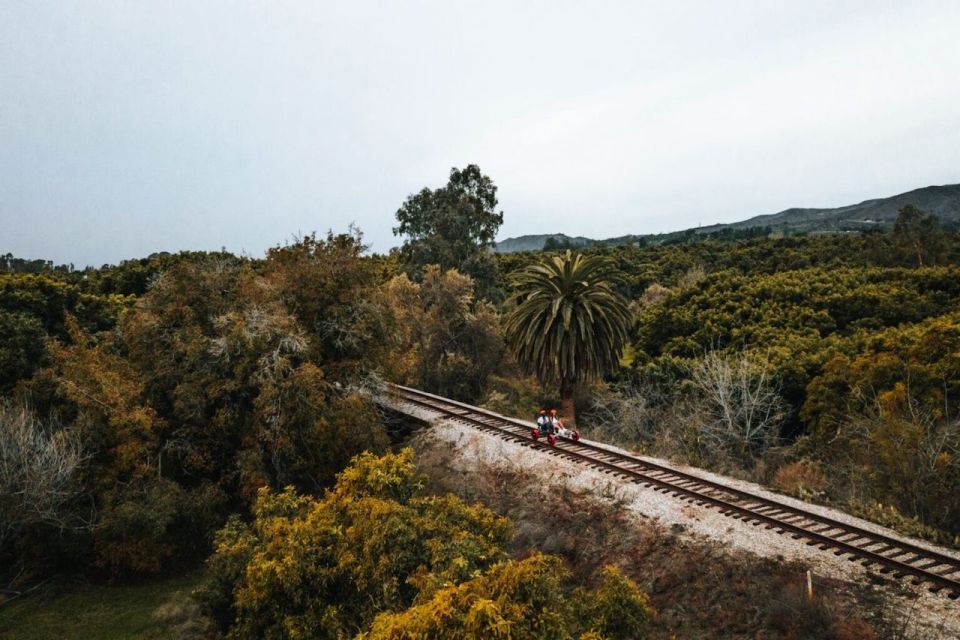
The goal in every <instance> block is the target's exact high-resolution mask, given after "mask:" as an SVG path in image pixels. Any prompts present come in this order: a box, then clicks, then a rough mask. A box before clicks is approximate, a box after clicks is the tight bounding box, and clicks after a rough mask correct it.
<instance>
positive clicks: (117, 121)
mask: <svg viewBox="0 0 960 640" xmlns="http://www.w3.org/2000/svg"><path fill="white" fill-rule="evenodd" d="M588 6H589V7H591V8H589V9H586V7H588ZM958 34H960V2H956V1H954V0H942V1H939V2H935V1H923V0H912V1H910V2H907V1H899V2H880V1H871V2H860V1H849V0H848V1H844V2H836V0H830V1H824V2H821V1H818V0H813V1H812V0H803V1H801V2H785V1H784V2H769V1H768V0H757V1H754V2H733V1H729V0H727V1H725V2H712V1H711V2H707V1H703V2H692V1H690V2H682V1H680V2H678V1H673V2H663V1H661V0H658V1H656V2H636V1H634V2H622V3H614V2H594V3H585V2H569V3H568V2H557V1H551V2H538V3H533V2H527V3H523V2H518V1H516V0H514V1H512V2H490V1H487V2H476V3H465V2H454V1H451V0H443V1H439V2H425V3H414V2H386V1H385V2H376V3H375V2H357V1H349V2H347V1H343V2H336V3H334V2H320V1H317V0H314V1H309V2H307V1H305V2H239V1H230V2H212V1H210V0H203V1H200V2H197V1H195V0H188V1H183V2H173V1H170V0H162V1H161V0H156V1H155V2H94V1H92V0H84V1H82V2H69V1H67V0H51V1H49V2H43V1H39V0H0V223H2V224H0V253H6V252H7V251H11V252H13V253H14V254H15V255H18V256H23V257H43V258H49V259H53V260H55V261H56V262H73V263H75V264H76V265H77V266H82V265H85V264H95V265H99V264H102V263H104V262H116V261H118V260H121V259H124V258H130V257H142V256H146V255H147V254H149V253H152V252H155V251H177V250H181V249H219V248H220V247H221V246H225V247H227V248H228V249H229V250H232V251H235V252H241V251H243V252H246V253H248V254H251V255H254V256H260V255H262V253H263V251H264V250H265V249H266V248H267V247H270V246H274V245H276V244H278V243H282V242H284V241H286V240H288V239H289V238H290V237H291V236H293V235H294V234H297V233H303V232H309V231H313V230H317V231H320V232H324V231H326V230H327V229H330V228H332V229H334V230H336V231H341V230H345V229H346V228H347V225H348V224H349V223H350V222H356V223H357V224H358V225H359V226H360V228H361V229H362V230H363V231H364V233H365V235H366V238H367V240H368V241H369V242H370V243H371V244H372V246H373V250H375V251H386V250H387V249H389V248H390V247H391V246H394V245H395V244H397V243H398V240H397V239H395V238H394V237H393V235H392V233H391V227H392V226H393V225H394V224H395V220H394V213H395V211H396V209H397V207H398V206H399V205H400V204H401V203H402V202H403V200H404V198H405V197H406V196H407V195H408V194H410V193H412V192H415V191H417V190H419V189H420V188H421V187H424V186H431V187H434V186H440V185H442V184H444V183H445V182H446V178H447V175H448V172H449V169H450V167H452V166H458V167H459V166H463V165H465V164H468V163H471V162H473V163H477V164H479V165H480V167H481V168H482V169H483V171H484V172H485V173H487V174H488V175H489V176H491V177H492V178H493V179H494V181H495V182H496V183H497V185H498V186H499V188H500V192H499V195H500V204H501V208H502V209H503V211H504V225H503V227H502V228H501V231H500V236H499V237H500V238H501V239H502V238H506V237H508V236H516V235H521V234H526V233H552V232H564V233H567V234H570V235H586V236H590V237H594V238H604V237H610V236H616V235H623V234H626V233H651V232H661V231H671V230H677V229H682V228H687V227H691V226H696V225H698V224H711V223H714V222H732V221H735V220H741V219H744V218H747V217H750V216H753V215H757V214H762V213H773V212H776V211H779V210H782V209H784V208H787V207H790V206H837V205H843V204H850V203H852V202H858V201H860V200H864V199H867V198H871V197H878V196H886V195H893V194H896V193H900V192H902V191H907V190H910V189H913V188H916V187H921V186H926V185H930V184H949V183H957V182H960V37H958Z"/></svg>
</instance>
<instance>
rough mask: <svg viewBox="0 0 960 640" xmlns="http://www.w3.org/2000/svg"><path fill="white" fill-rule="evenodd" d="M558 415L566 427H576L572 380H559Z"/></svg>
mask: <svg viewBox="0 0 960 640" xmlns="http://www.w3.org/2000/svg"><path fill="white" fill-rule="evenodd" d="M560 417H561V418H563V424H564V426H566V427H567V428H568V429H576V428H577V416H576V412H575V407H574V405H573V381H571V380H562V381H561V382H560Z"/></svg>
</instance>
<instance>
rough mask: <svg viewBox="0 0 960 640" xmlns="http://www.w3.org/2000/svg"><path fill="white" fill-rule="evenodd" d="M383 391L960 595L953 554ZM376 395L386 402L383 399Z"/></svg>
mask: <svg viewBox="0 0 960 640" xmlns="http://www.w3.org/2000/svg"><path fill="white" fill-rule="evenodd" d="M386 396H387V397H390V398H391V399H392V403H397V402H399V403H401V404H403V403H406V404H407V405H412V406H414V407H418V408H419V409H420V410H426V411H429V412H432V413H435V414H439V415H440V416H443V417H446V418H450V419H453V420H455V421H458V422H461V423H463V424H466V425H469V426H471V427H474V428H476V429H479V430H481V431H485V432H487V433H492V434H495V435H497V436H498V437H500V438H504V439H507V440H512V441H515V442H519V443H521V444H523V445H524V446H527V447H531V448H534V449H537V450H540V451H544V452H546V453H548V454H550V455H554V456H559V457H562V458H566V459H570V460H574V461H576V462H578V463H581V464H584V465H587V466H588V467H590V468H593V469H597V470H600V471H602V472H604V473H608V474H611V475H614V476H617V477H620V478H623V479H626V480H629V481H631V482H635V483H638V484H641V485H644V486H648V487H651V488H652V489H653V490H655V491H662V492H664V493H665V494H668V495H672V496H675V497H677V498H679V499H682V500H686V501H689V502H692V503H695V504H699V505H703V506H707V507H710V508H715V509H717V510H718V511H720V512H721V513H723V514H724V515H727V516H729V517H732V518H735V519H738V520H742V521H744V522H749V523H751V524H753V525H755V526H760V525H762V526H764V527H765V528H767V529H773V530H775V531H776V532H777V533H780V534H783V535H789V536H792V537H793V538H794V539H798V540H800V539H802V540H804V541H805V542H806V544H808V545H811V546H816V547H817V548H820V549H823V550H825V551H832V552H833V553H834V554H835V555H837V556H844V557H846V558H847V559H848V560H850V561H852V562H861V563H862V564H863V565H864V566H866V567H868V568H872V569H875V570H876V571H877V572H878V573H880V574H884V575H892V576H893V577H894V578H897V579H908V580H911V581H912V582H913V583H914V584H919V585H924V586H925V587H926V588H928V589H929V590H930V591H933V592H936V593H942V594H944V595H946V596H947V597H948V598H950V599H952V600H957V599H958V598H960V559H958V558H954V557H952V556H949V555H945V554H942V553H938V552H936V551H933V550H930V549H926V548H924V547H920V546H917V545H914V544H911V543H909V542H906V541H904V540H900V539H897V538H892V537H889V536H885V535H883V534H880V533H877V532H875V531H870V530H868V529H863V528H861V527H858V526H855V525H851V524H849V523H846V522H841V521H839V520H835V519H832V518H829V517H827V516H823V515H820V514H818V513H814V512H811V511H807V510H805V509H802V508H798V507H796V506H793V505H789V504H786V503H783V502H779V501H777V500H772V499H770V498H767V497H764V496H760V495H756V494H753V493H750V492H748V491H743V490H740V489H737V488H734V487H730V486H727V485H725V484H722V483H719V482H714V481H712V480H707V479H705V478H701V477H699V476H696V475H693V474H689V473H684V472H682V471H678V470H676V469H672V468H670V467H666V466H663V465H659V464H656V463H653V462H650V461H648V460H644V459H642V458H637V457H635V456H631V455H628V454H625V453H621V452H618V451H613V450H611V449H608V448H606V447H603V446H600V445H598V444H594V443H591V442H587V441H584V440H580V441H577V442H574V441H570V440H562V439H561V440H558V441H557V442H556V444H555V445H550V444H547V443H545V442H542V441H536V440H534V439H533V438H531V437H530V430H531V427H532V425H531V424H530V423H527V422H524V421H522V420H517V419H514V418H507V417H505V416H501V415H498V414H496V413H493V412H490V411H486V410H484V409H480V408H478V407H473V406H471V405H468V404H464V403H461V402H456V401H453V400H449V399H447V398H443V397H440V396H435V395H433V394H429V393H426V392H423V391H420V390H417V389H411V388H409V387H403V386H400V385H388V386H387V387H386ZM380 402H381V404H385V405H387V406H389V405H390V404H391V403H387V402H385V401H384V398H381V399H380ZM392 408H394V409H396V408H397V407H396V406H393V407H392Z"/></svg>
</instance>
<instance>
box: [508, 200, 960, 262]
mask: <svg viewBox="0 0 960 640" xmlns="http://www.w3.org/2000/svg"><path fill="white" fill-rule="evenodd" d="M908 204H912V205H914V206H915V207H918V208H919V209H922V210H923V211H926V212H927V213H932V214H933V215H935V216H937V217H938V218H940V220H941V221H942V222H943V223H946V224H949V225H960V184H951V185H942V186H929V187H923V188H921V189H914V190H913V191H907V192H906V193H901V194H898V195H895V196H891V197H888V198H874V199H871V200H864V201H863V202H860V203H857V204H851V205H846V206H842V207H833V208H827V209H816V208H802V207H793V208H790V209H785V210H783V211H780V212H779V213H772V214H764V215H758V216H753V217H752V218H747V219H746V220H742V221H740V222H732V223H728V224H714V225H708V226H705V227H697V228H693V229H685V230H682V231H674V232H670V233H663V234H629V235H624V236H618V237H615V238H607V239H604V240H602V242H603V243H605V244H609V245H622V244H632V243H636V242H640V243H644V244H646V243H651V244H660V243H663V242H670V241H673V240H677V239H680V238H683V237H687V236H690V235H712V234H724V233H730V234H734V233H736V232H745V231H747V230H751V229H756V230H758V231H763V233H764V235H766V234H769V233H836V232H840V231H858V230H866V229H873V228H877V227H883V226H886V225H889V224H890V223H891V222H893V220H895V219H896V217H897V212H898V211H899V210H900V208H901V207H904V206H906V205H908ZM550 238H553V240H554V241H556V242H559V243H560V244H563V245H567V246H574V247H582V246H588V245H591V244H593V243H595V242H597V240H592V239H590V238H584V237H582V236H578V237H575V238H572V237H569V236H566V235H564V234H562V233H554V234H538V235H525V236H520V237H517V238H507V239H506V240H502V241H500V242H497V243H496V245H495V246H494V250H495V251H497V252H498V253H513V252H516V251H536V250H539V249H542V248H543V245H544V243H545V242H546V241H547V240H548V239H550Z"/></svg>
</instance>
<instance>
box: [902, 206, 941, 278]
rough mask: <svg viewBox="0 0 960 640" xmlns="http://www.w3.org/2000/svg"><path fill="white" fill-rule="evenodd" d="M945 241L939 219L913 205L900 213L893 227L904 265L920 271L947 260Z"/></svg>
mask: <svg viewBox="0 0 960 640" xmlns="http://www.w3.org/2000/svg"><path fill="white" fill-rule="evenodd" d="M945 240H946V239H945V237H944V233H943V230H942V229H940V224H939V221H938V220H937V216H935V215H931V214H928V213H924V212H923V211H921V210H920V209H917V208H916V207H915V206H913V205H912V204H908V205H907V206H905V207H903V208H901V209H900V211H899V213H898V215H897V221H896V222H894V224H893V245H894V248H895V249H896V251H897V253H898V254H899V256H898V257H899V258H900V259H901V260H902V261H904V262H908V263H913V264H915V265H916V266H918V267H932V266H935V265H936V264H937V262H938V261H940V262H942V260H943V257H944V253H945V251H946V242H945Z"/></svg>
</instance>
